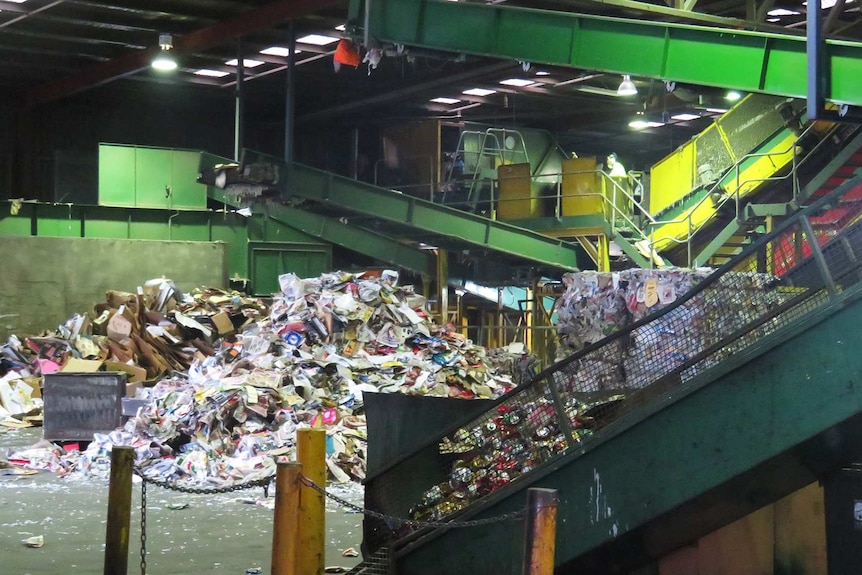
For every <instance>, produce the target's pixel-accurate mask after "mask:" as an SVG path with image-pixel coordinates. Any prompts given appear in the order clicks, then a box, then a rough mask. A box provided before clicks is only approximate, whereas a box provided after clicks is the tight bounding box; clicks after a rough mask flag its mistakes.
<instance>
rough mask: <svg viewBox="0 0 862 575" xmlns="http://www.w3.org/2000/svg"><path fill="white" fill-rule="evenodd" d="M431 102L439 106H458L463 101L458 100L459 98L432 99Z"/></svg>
mask: <svg viewBox="0 0 862 575" xmlns="http://www.w3.org/2000/svg"><path fill="white" fill-rule="evenodd" d="M431 101H432V102H436V103H438V104H457V103H458V102H460V101H461V100H458V99H457V98H431Z"/></svg>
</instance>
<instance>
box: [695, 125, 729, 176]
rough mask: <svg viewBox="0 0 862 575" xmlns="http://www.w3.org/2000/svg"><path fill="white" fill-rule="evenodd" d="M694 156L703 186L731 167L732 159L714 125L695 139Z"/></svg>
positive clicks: (716, 126)
mask: <svg viewBox="0 0 862 575" xmlns="http://www.w3.org/2000/svg"><path fill="white" fill-rule="evenodd" d="M695 154H696V158H695V162H696V165H697V174H698V178H699V181H700V183H701V184H703V185H705V184H706V183H707V182H708V181H711V180H712V179H713V178H715V177H717V176H718V175H719V174H721V173H723V172H724V171H725V170H726V169H728V168H729V167H731V166H732V165H733V157H732V156H731V155H730V152H729V151H728V149H727V146H726V145H725V143H724V139H722V137H721V133H720V132H719V130H718V125H716V124H713V125H712V126H710V127H709V128H707V129H706V130H704V131H703V132H702V133H701V134H700V135H699V136H698V137H697V143H696V145H695ZM704 180H706V181H704Z"/></svg>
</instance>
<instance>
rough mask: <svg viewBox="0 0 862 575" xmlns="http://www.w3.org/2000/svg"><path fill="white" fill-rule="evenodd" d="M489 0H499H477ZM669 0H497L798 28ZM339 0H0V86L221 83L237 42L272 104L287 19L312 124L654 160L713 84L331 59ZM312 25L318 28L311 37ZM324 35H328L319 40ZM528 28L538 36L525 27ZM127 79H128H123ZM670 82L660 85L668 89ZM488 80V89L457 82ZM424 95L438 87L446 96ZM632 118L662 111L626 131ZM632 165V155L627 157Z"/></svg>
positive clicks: (697, 124) (691, 0) (831, 0)
mask: <svg viewBox="0 0 862 575" xmlns="http://www.w3.org/2000/svg"><path fill="white" fill-rule="evenodd" d="M488 3H494V4H500V3H502V2H500V1H496V2H488ZM671 3H672V4H675V5H672V6H668V5H666V4H660V3H646V2H637V1H633V0H602V1H594V0H564V1H559V0H558V1H540V0H529V1H520V2H514V1H513V2H508V3H507V4H511V5H517V6H526V7H531V8H541V9H548V10H562V11H569V12H579V13H585V14H602V15H611V16H619V17H625V18H634V19H643V20H653V21H668V22H684V23H692V24H700V25H707V26H719V27H722V26H723V27H729V28H735V29H740V28H750V29H757V30H774V31H779V32H782V33H794V34H802V33H804V26H805V11H806V6H805V4H806V3H805V2H801V0H787V1H786V2H782V1H780V0H765V1H764V2H755V1H754V0H749V1H745V0H672V1H671ZM824 6H829V7H825V8H824V12H823V14H824V25H825V27H826V28H827V31H828V33H827V36H830V37H840V38H850V39H859V38H862V21H860V11H859V6H860V1H859V0H844V1H841V0H824ZM347 15H348V2H347V1H346V0H330V1H325V0H318V1H313V0H276V1H272V2H265V1H261V0H251V1H248V0H246V1H243V2H238V1H232V0H122V1H120V2H111V3H108V2H102V1H98V0H11V1H10V0H0V91H2V93H6V94H10V95H13V96H14V97H16V98H17V99H19V101H21V102H23V103H24V104H25V105H30V106H38V105H43V104H48V103H51V102H54V101H59V100H62V99H65V98H68V97H70V96H72V95H75V94H81V93H86V92H87V91H90V90H93V89H95V88H96V87H98V86H100V85H104V84H106V83H112V82H123V83H126V84H127V85H131V86H134V85H136V84H135V83H140V82H158V83H167V84H174V83H179V84H188V85H195V86H200V87H202V88H203V89H208V90H213V91H219V90H220V91H224V92H226V93H233V91H234V90H235V86H236V77H237V67H236V63H237V62H236V59H237V57H238V54H239V53H240V52H239V50H242V54H243V56H244V58H245V59H247V60H248V62H246V64H247V66H246V69H245V74H246V78H247V80H248V83H247V86H248V94H249V97H250V98H253V99H255V101H256V102H267V103H268V104H267V105H268V106H270V107H271V108H272V110H273V113H280V112H282V111H283V109H284V104H283V101H284V85H285V79H284V78H285V69H286V63H287V59H286V57H285V55H284V52H283V51H282V50H280V49H279V48H283V47H284V46H285V45H286V44H287V41H288V24H287V22H288V21H290V20H293V22H294V26H295V33H296V36H297V40H298V44H297V48H298V49H299V52H298V53H297V56H296V57H297V62H298V67H297V71H296V84H295V85H296V116H297V121H298V122H299V123H306V124H314V125H320V126H325V125H327V124H331V123H337V124H340V125H345V124H348V125H369V124H377V125H387V124H393V123H403V122H404V121H406V120H410V119H416V118H438V119H444V120H451V121H452V122H455V123H457V122H462V121H476V122H482V123H488V124H496V125H519V126H531V127H538V128H545V129H549V130H551V131H552V133H553V134H554V135H555V136H556V138H557V139H558V140H559V141H560V143H561V144H562V146H563V148H564V149H566V150H570V151H578V152H580V153H583V152H584V151H587V152H590V151H593V152H596V153H601V152H605V151H609V150H611V149H615V150H618V151H623V153H625V152H626V151H628V152H629V153H630V154H631V155H633V156H637V157H639V158H642V159H643V160H644V161H654V160H655V159H656V158H657V157H661V156H662V155H664V154H665V153H667V152H668V151H670V150H672V149H674V148H675V147H676V146H677V145H679V144H680V143H682V142H683V141H685V140H687V139H688V138H689V137H691V136H692V135H693V134H695V133H697V132H698V131H700V130H702V129H703V128H704V127H705V126H706V125H707V123H708V122H709V118H710V117H712V116H714V115H715V114H716V113H718V112H716V111H715V110H720V109H722V108H726V107H727V106H728V103H727V102H726V101H725V99H724V96H725V92H724V91H722V90H718V89H715V88H709V87H703V86H668V85H666V84H665V83H664V82H661V81H658V80H651V79H648V78H637V77H635V78H632V79H633V81H634V82H635V84H636V86H637V89H638V94H637V95H635V96H624V97H621V96H618V95H617V88H618V86H619V84H620V81H621V79H622V78H621V77H620V76H619V75H616V74H603V73H596V72H593V71H591V70H576V69H568V68H555V67H542V66H535V65H533V66H531V67H530V68H529V69H525V67H524V66H523V64H522V63H519V62H514V61H508V60H497V59H490V58H480V57H472V56H466V57H465V56H459V55H456V54H449V53H442V52H433V51H427V50H412V51H410V52H409V53H408V54H406V55H404V54H397V53H395V52H394V51H392V52H390V53H388V54H387V55H386V56H384V58H383V60H382V61H381V62H380V65H379V66H378V67H377V68H376V69H374V70H369V68H368V67H367V66H366V65H365V64H361V65H360V66H359V67H358V68H355V69H354V68H350V67H344V66H342V67H341V69H340V71H338V72H336V70H335V69H334V65H333V58H332V55H333V52H334V50H335V47H336V45H337V41H336V40H335V39H336V38H338V37H339V36H341V35H343V32H342V31H341V30H339V27H343V25H344V24H345V23H346V20H347ZM160 34H170V35H171V41H172V44H173V46H174V50H173V53H174V54H175V55H176V57H177V60H178V61H179V68H178V70H176V71H174V72H172V73H169V74H166V73H162V72H157V71H155V70H153V69H152V68H151V67H150V61H151V60H152V58H153V56H155V55H156V54H158V52H159V50H160V49H159V38H160ZM321 37H323V38H321ZM327 37H328V38H329V40H328V39H327ZM537 41H540V40H539V39H537ZM137 85H140V84H137ZM670 88H673V90H672V91H671V90H670ZM474 89H480V90H493V91H494V92H493V93H491V94H488V95H484V96H483V95H477V94H481V92H474V93H473V95H471V94H465V91H467V90H474ZM434 98H450V99H452V100H458V102H451V101H449V100H441V101H437V102H432V101H431V100H432V99H434ZM639 113H641V114H642V116H641V119H643V120H648V121H654V122H656V124H664V125H661V126H656V127H651V128H650V127H647V128H646V129H641V130H634V129H633V128H631V127H630V126H629V123H630V122H631V120H632V119H634V118H636V117H637V116H638V114H639ZM639 167H641V168H643V167H645V166H639Z"/></svg>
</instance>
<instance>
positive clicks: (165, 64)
mask: <svg viewBox="0 0 862 575" xmlns="http://www.w3.org/2000/svg"><path fill="white" fill-rule="evenodd" d="M173 47H174V41H173V38H171V35H170V34H159V48H160V50H159V53H158V55H156V57H155V58H153V61H152V63H151V65H152V67H153V69H154V70H158V71H159V72H171V71H173V70H176V69H177V61H176V60H175V59H174V57H173V56H171V55H170V54H169V53H168V52H169V51H170V50H171V49H172V48H173Z"/></svg>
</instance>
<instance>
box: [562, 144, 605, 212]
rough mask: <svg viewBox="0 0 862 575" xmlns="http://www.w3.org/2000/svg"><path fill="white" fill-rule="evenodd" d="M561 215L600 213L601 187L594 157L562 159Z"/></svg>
mask: <svg viewBox="0 0 862 575" xmlns="http://www.w3.org/2000/svg"><path fill="white" fill-rule="evenodd" d="M562 170H563V183H562V196H563V197H562V198H561V201H560V215H561V216H588V215H596V214H601V213H602V188H601V185H600V183H599V178H598V176H597V174H596V159H595V158H594V157H584V158H574V159H568V160H563V162H562Z"/></svg>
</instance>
